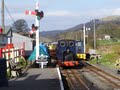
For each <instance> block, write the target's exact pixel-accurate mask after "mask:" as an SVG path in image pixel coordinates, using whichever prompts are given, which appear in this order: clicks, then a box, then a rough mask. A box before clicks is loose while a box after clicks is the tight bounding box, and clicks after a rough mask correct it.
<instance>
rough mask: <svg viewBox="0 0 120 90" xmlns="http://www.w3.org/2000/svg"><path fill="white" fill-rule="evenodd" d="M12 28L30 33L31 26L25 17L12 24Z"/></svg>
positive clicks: (26, 33) (24, 33)
mask: <svg viewBox="0 0 120 90" xmlns="http://www.w3.org/2000/svg"><path fill="white" fill-rule="evenodd" d="M12 30H13V32H16V33H21V34H23V35H28V34H29V31H30V28H29V27H28V24H27V22H26V21H25V20H24V19H19V20H17V21H15V22H14V23H13V24H12Z"/></svg>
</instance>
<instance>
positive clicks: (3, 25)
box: [1, 0, 5, 33]
mask: <svg viewBox="0 0 120 90" xmlns="http://www.w3.org/2000/svg"><path fill="white" fill-rule="evenodd" d="M1 4H2V5H1V6H2V11H1V15H2V28H3V33H4V30H5V22H4V0H2V3H1Z"/></svg>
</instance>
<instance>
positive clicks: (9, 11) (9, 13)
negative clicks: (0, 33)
mask: <svg viewBox="0 0 120 90" xmlns="http://www.w3.org/2000/svg"><path fill="white" fill-rule="evenodd" d="M4 6H5V9H6V10H7V12H8V14H9V16H10V18H11V19H12V21H13V23H15V20H14V18H13V17H12V15H11V13H10V11H9V10H8V8H7V6H6V4H5V3H4Z"/></svg>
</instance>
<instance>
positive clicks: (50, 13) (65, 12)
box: [46, 11, 78, 17]
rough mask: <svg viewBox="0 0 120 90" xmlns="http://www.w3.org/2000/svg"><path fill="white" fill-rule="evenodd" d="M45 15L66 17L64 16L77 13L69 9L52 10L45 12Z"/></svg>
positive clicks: (76, 14)
mask: <svg viewBox="0 0 120 90" xmlns="http://www.w3.org/2000/svg"><path fill="white" fill-rule="evenodd" d="M46 16H52V17H55V16H56V17H66V16H69V17H70V16H78V13H75V12H70V11H52V12H46Z"/></svg>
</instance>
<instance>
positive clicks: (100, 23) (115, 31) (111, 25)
mask: <svg viewBox="0 0 120 90" xmlns="http://www.w3.org/2000/svg"><path fill="white" fill-rule="evenodd" d="M85 25H86V28H90V31H89V38H90V39H91V41H92V39H93V25H94V24H93V20H91V21H89V22H86V23H85ZM95 26H96V37H97V38H101V36H103V35H105V34H107V35H110V36H111V37H115V38H120V32H119V30H120V16H108V17H104V18H101V19H96V20H95ZM82 28H83V24H79V25H77V26H74V27H71V28H69V29H66V30H55V31H54V30H53V31H48V32H47V31H46V32H41V35H42V36H43V37H47V38H50V39H52V40H53V41H54V40H55V41H56V40H59V39H78V40H80V39H81V37H82V36H81V35H82V32H81V31H82Z"/></svg>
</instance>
